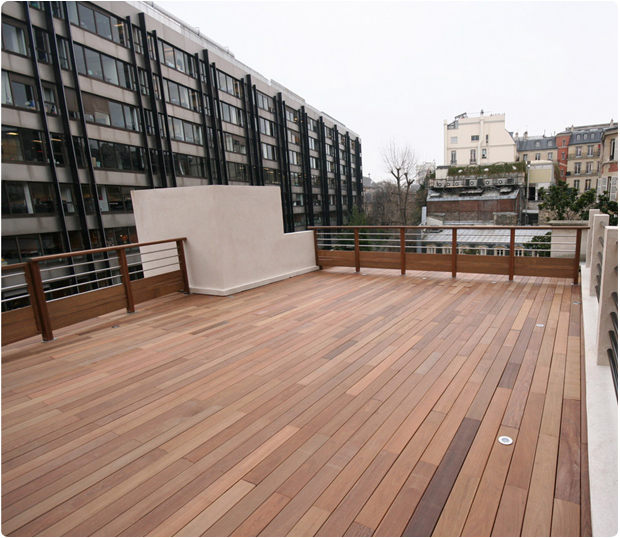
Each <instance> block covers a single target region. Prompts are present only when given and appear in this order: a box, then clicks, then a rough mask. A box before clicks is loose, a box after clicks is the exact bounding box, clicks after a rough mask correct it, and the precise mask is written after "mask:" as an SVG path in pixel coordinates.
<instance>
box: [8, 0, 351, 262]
mask: <svg viewBox="0 0 620 538" xmlns="http://www.w3.org/2000/svg"><path fill="white" fill-rule="evenodd" d="M201 7H202V6H201ZM205 9H208V7H206V8H205ZM211 184H215V185H254V186H257V187H261V186H263V187H268V186H276V187H280V191H281V199H282V208H283V226H284V230H285V231H286V232H293V231H299V230H304V229H305V228H306V227H307V226H312V225H329V224H331V225H341V224H345V223H346V222H347V217H348V215H349V214H350V213H351V212H352V211H353V208H354V207H355V206H358V207H359V204H361V201H362V195H361V193H362V159H361V140H360V138H359V136H358V135H357V134H356V133H355V132H353V131H351V130H350V129H348V128H347V127H346V126H344V125H343V124H342V123H339V122H338V121H336V120H334V119H333V118H331V117H329V116H327V115H326V114H325V113H323V112H320V111H318V110H316V109H315V108H313V107H311V106H309V105H308V104H307V103H306V102H305V101H304V99H303V98H301V97H299V96H298V95H296V94H294V93H293V92H291V91H290V90H288V89H287V88H286V87H284V86H282V85H280V84H278V83H277V82H275V81H272V80H268V79H266V78H265V77H263V76H262V75H260V74H259V73H256V72H255V71H253V70H252V69H250V68H249V67H247V66H245V65H244V64H242V63H241V62H239V61H238V60H236V59H235V57H234V55H233V54H231V53H230V52H229V51H228V49H226V48H224V47H222V46H220V45H218V44H217V43H215V42H213V41H211V40H209V39H208V38H206V37H205V36H203V35H202V34H200V32H198V31H197V30H196V29H195V28H192V27H191V26H189V25H186V24H185V23H183V22H182V21H180V20H179V19H177V18H176V17H174V16H173V15H171V14H169V13H167V12H166V11H165V10H162V9H160V8H158V7H156V6H154V5H153V4H151V3H146V2H92V3H89V2H6V3H4V4H3V5H2V258H3V263H5V264H6V263H15V262H18V261H22V260H25V259H27V258H29V257H32V256H36V255H41V254H52V253H57V252H63V251H69V250H72V251H75V250H81V249H90V248H98V247H102V246H110V245H115V244H122V243H129V242H135V241H136V240H137V237H136V233H135V223H134V219H133V213H132V204H131V191H132V190H135V189H153V188H171V187H184V186H196V185H211Z"/></svg>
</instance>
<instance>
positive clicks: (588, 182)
mask: <svg viewBox="0 0 620 538" xmlns="http://www.w3.org/2000/svg"><path fill="white" fill-rule="evenodd" d="M584 188H585V190H587V191H589V190H590V189H591V188H592V180H591V179H586V181H585V185H584Z"/></svg>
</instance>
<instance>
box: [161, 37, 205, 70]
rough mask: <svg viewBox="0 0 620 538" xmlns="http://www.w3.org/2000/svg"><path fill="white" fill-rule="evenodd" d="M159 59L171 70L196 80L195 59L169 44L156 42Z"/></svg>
mask: <svg viewBox="0 0 620 538" xmlns="http://www.w3.org/2000/svg"><path fill="white" fill-rule="evenodd" d="M158 46H159V59H160V61H161V63H163V64H164V65H167V66H168V67H170V68H171V69H175V70H176V71H180V72H181V73H185V74H187V75H189V76H190V77H193V78H196V77H197V75H198V69H197V67H196V59H195V58H194V57H193V56H192V55H190V54H187V53H185V52H183V51H182V50H181V49H177V48H176V47H174V46H173V45H170V43H166V42H165V41H161V40H158Z"/></svg>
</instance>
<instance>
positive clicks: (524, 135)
mask: <svg viewBox="0 0 620 538" xmlns="http://www.w3.org/2000/svg"><path fill="white" fill-rule="evenodd" d="M523 139H524V140H527V131H525V132H524V133H523Z"/></svg>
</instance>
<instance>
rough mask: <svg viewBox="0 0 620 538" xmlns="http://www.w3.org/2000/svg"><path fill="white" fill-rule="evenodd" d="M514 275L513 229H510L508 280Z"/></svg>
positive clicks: (512, 278)
mask: <svg viewBox="0 0 620 538" xmlns="http://www.w3.org/2000/svg"><path fill="white" fill-rule="evenodd" d="M514 277H515V229H514V228H511V230H510V257H509V258H508V280H511V281H512V280H514Z"/></svg>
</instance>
